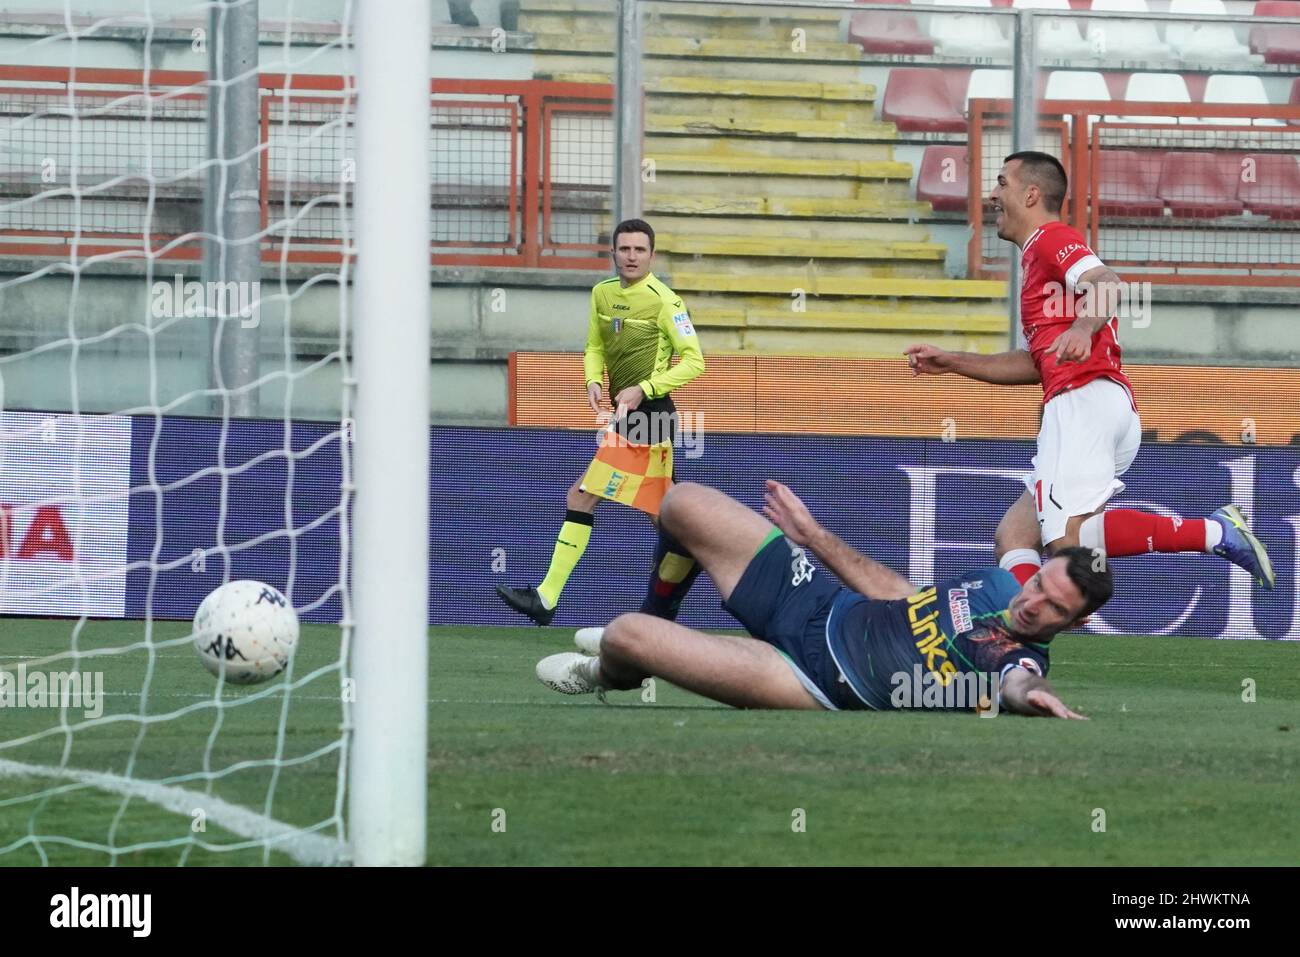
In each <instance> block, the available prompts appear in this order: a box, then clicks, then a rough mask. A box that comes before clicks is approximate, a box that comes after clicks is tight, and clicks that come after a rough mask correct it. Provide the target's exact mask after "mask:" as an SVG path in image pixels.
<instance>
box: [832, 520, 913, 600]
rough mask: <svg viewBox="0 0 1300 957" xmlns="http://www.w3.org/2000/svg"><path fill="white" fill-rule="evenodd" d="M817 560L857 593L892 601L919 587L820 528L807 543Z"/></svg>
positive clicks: (904, 596)
mask: <svg viewBox="0 0 1300 957" xmlns="http://www.w3.org/2000/svg"><path fill="white" fill-rule="evenodd" d="M808 547H809V548H811V549H812V553H813V554H814V555H816V556H817V558H818V560H819V561H820V562H821V563H822V564H823V565H825V566H826V567H827V568H828V569H830V570H831V572H832V574H834V575H835V577H836V578H838V579H839V580H840V581H842V582H843V583H844V584H845V585H846V586H848V587H849V588H852V589H853V590H854V591H855V592H857V593H858V594H859V595H865V596H866V597H868V598H876V599H879V600H881V601H893V600H894V599H897V598H907V597H908V596H910V595H915V594H916V593H917V592H918V591H920V590H921V589H919V588H918V587H917V586H916V585H913V584H912V583H911V582H910V581H908V580H907V579H906V578H904V577H903V576H902V575H900V574H898V572H896V571H894V570H893V569H892V568H889V567H887V566H885V565H882V564H880V562H878V561H876V560H875V559H874V558H868V557H867V556H866V555H863V554H862V553H861V552H860V551H858V550H857V549H856V548H853V547H852V546H851V545H849V544H848V543H847V542H846V541H844V539H842V538H840V537H839V536H838V535H836V534H835V533H834V532H832V531H828V530H827V529H825V528H819V531H818V534H816V535H814V536H813V537H812V538H811V539H810V540H809V542H808Z"/></svg>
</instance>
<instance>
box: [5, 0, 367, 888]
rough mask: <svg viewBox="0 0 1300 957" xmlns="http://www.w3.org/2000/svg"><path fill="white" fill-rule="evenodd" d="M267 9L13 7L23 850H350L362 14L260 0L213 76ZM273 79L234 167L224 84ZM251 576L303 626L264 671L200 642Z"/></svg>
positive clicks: (19, 822) (14, 782)
mask: <svg viewBox="0 0 1300 957" xmlns="http://www.w3.org/2000/svg"><path fill="white" fill-rule="evenodd" d="M117 6H120V7H121V8H122V9H121V10H118V9H115V7H117ZM241 6H247V5H246V4H242V3H239V2H235V3H211V4H194V3H158V2H154V3H152V4H150V3H148V2H146V3H145V4H144V5H143V9H140V8H139V7H138V6H137V7H135V8H127V6H126V5H125V4H120V5H117V4H113V3H111V2H104V0H101V2H83V3H74V2H72V0H68V2H65V3H63V4H62V8H61V9H60V8H59V5H58V4H46V5H45V7H44V10H43V12H31V13H24V12H21V11H18V12H12V13H8V14H6V18H7V19H10V20H12V21H13V23H14V24H17V25H19V26H21V27H22V29H20V30H13V31H8V33H9V35H8V36H6V37H5V38H0V71H2V72H3V76H2V77H0V317H2V318H0V386H2V388H3V393H2V396H0V398H2V400H3V402H2V406H3V412H2V413H0V612H3V613H4V614H5V615H6V616H7V617H6V619H5V620H4V622H3V625H0V711H3V714H2V715H0V863H12V864H37V863H40V864H103V863H123V864H151V863H156V864H178V863H179V864H198V863H292V862H299V863H333V862H337V861H339V860H340V859H342V857H343V856H344V852H343V847H344V844H343V842H344V840H345V838H346V834H345V828H344V816H343V799H344V794H345V769H346V765H347V744H348V738H347V732H346V729H347V727H348V724H349V686H350V679H349V678H348V675H347V671H346V657H347V648H348V641H349V638H350V634H349V631H350V620H351V614H350V605H349V597H348V592H347V588H346V587H345V585H346V583H347V582H348V580H349V575H348V565H347V562H348V557H347V556H348V535H349V523H348V521H347V516H348V510H349V506H350V490H351V478H350V476H351V464H350V451H349V447H350V441H349V440H350V433H349V429H348V428H346V427H345V426H344V423H346V422H348V421H349V416H350V404H351V403H350V394H349V387H350V375H349V371H348V368H349V357H348V353H347V348H346V346H347V343H348V341H349V335H348V322H349V311H348V303H347V301H346V290H347V287H348V280H349V268H350V259H349V256H350V247H349V245H348V243H349V239H350V227H349V221H350V218H351V211H350V208H349V202H350V193H351V180H352V163H351V160H350V157H351V155H352V153H351V130H352V115H353V106H354V103H353V97H352V93H351V89H352V84H351V80H352V77H351V73H352V69H353V67H352V41H351V36H350V19H351V17H350V14H351V10H350V5H349V4H347V3H344V2H342V0H339V2H330V3H324V2H317V3H300V4H299V5H298V6H299V9H298V11H296V12H295V9H294V3H293V2H292V0H286V2H284V3H281V4H273V3H267V2H265V0H264V2H263V3H262V4H261V18H262V24H261V27H262V34H261V45H260V53H259V55H258V56H256V57H254V58H253V59H252V60H251V65H247V66H241V67H239V68H238V70H236V71H235V72H230V71H229V64H230V63H231V62H232V60H231V59H230V58H227V59H226V60H223V59H222V57H221V56H220V55H218V56H215V57H214V58H213V59H214V63H217V64H221V63H226V64H227V66H226V67H224V68H223V69H224V70H225V72H218V71H215V70H214V72H213V74H212V77H211V80H209V77H208V75H207V71H208V64H209V56H210V55H211V50H212V46H213V45H214V44H219V43H222V42H226V41H224V40H223V38H227V39H228V40H229V42H231V43H232V44H233V43H234V40H233V39H229V38H232V37H234V35H235V31H234V28H233V26H232V25H233V23H234V17H235V15H236V14H238V12H239V8H240V7H241ZM51 8H53V9H51ZM214 11H218V12H220V14H221V19H220V21H218V20H215V19H213V16H212V15H213V12H214ZM252 48H253V49H254V50H256V49H257V44H256V42H255V41H254V44H253V47H252ZM232 49H233V47H232ZM226 52H230V50H227V51H226ZM247 62H248V61H245V63H247ZM140 64H144V67H143V69H141V68H140ZM259 75H260V79H257V77H258V76H259ZM250 78H251V80H252V83H253V84H254V85H255V86H256V87H257V93H256V99H257V104H258V107H259V108H258V109H256V110H255V111H249V110H243V111H242V112H240V111H232V110H230V109H227V110H226V111H225V116H226V120H225V121H224V122H220V123H216V124H214V127H213V133H214V138H213V143H214V146H215V149H214V152H213V157H214V158H211V159H210V158H209V115H208V113H209V110H208V103H209V100H210V98H211V100H212V101H213V102H216V103H224V102H225V100H226V97H228V96H229V97H232V100H231V102H235V101H234V100H233V97H234V95H235V94H236V93H237V92H238V90H239V88H240V85H241V83H244V84H247V82H248V81H249V80H250ZM209 94H211V97H210V96H209ZM226 137H235V138H237V140H236V141H237V142H241V143H242V142H250V143H251V144H252V148H251V149H250V150H246V151H243V152H242V153H238V154H237V155H229V154H230V153H231V150H230V149H229V148H228V147H229V146H230V143H223V139H224V138H226ZM250 171H251V172H252V173H253V174H254V175H255V177H256V179H255V182H256V183H257V187H256V188H255V189H254V190H252V191H249V190H247V189H243V188H242V185H244V181H243V180H241V176H246V175H247V174H249V172H250ZM209 185H211V186H212V187H213V188H212V192H211V195H212V196H213V197H214V202H215V210H214V212H213V213H212V214H211V215H210V216H205V211H204V196H205V189H207V188H208V187H209ZM250 192H251V194H252V195H250ZM254 198H255V199H256V203H257V209H256V216H257V219H258V220H259V222H258V223H257V225H256V227H255V229H253V230H251V231H249V232H247V233H244V234H238V233H235V234H232V233H231V232H230V231H229V229H228V227H227V225H225V224H227V223H229V222H234V221H235V220H234V219H232V218H231V217H230V215H229V214H230V213H231V211H232V210H233V209H234V207H235V205H237V204H240V203H243V204H244V209H245V212H247V211H248V209H250V207H249V206H248V205H247V204H248V203H249V202H251V200H252V199H254ZM227 204H230V208H229V209H227ZM205 222H212V223H216V224H220V225H218V226H217V227H215V228H216V230H217V232H218V234H219V235H217V236H215V237H214V242H213V244H212V246H211V247H210V248H209V251H208V255H207V259H206V262H205V261H204V243H203V239H204V224H205ZM241 235H242V238H241ZM247 250H255V251H256V256H255V257H252V258H250V257H249V256H247V255H241V254H242V253H243V252H244V251H247ZM241 262H242V263H243V264H244V267H243V268H244V272H242V273H241V272H239V271H238V269H239V268H240V267H239V264H240V263H241ZM250 262H251V264H252V265H251V268H252V272H249V271H248V269H249V265H248V264H249V263H250ZM227 283H229V284H230V285H227ZM235 579H255V580H258V581H262V582H265V583H267V584H269V585H272V586H274V587H275V588H276V589H279V590H280V591H282V592H283V593H284V595H286V596H287V597H288V599H289V600H290V602H291V604H292V605H293V606H294V608H295V609H296V611H297V614H298V616H299V618H300V619H301V621H302V635H301V639H300V641H299V644H298V650H297V654H296V656H295V657H294V658H293V659H292V661H291V663H290V665H289V667H288V668H287V670H286V671H285V672H284V673H283V674H281V675H280V676H278V677H276V678H274V679H272V680H270V681H268V682H264V683H262V684H257V685H252V686H237V685H234V684H232V683H229V682H224V681H218V680H215V679H214V678H213V677H212V676H211V675H210V674H208V672H207V671H206V670H204V668H203V667H202V665H201V663H200V661H199V659H198V657H197V656H196V654H195V651H194V649H193V647H192V645H193V641H192V627H191V621H190V620H191V618H192V616H193V614H194V611H195V609H196V607H197V606H198V604H199V602H200V601H201V600H202V599H203V597H204V596H205V595H206V594H208V593H209V592H210V591H212V590H213V589H214V588H216V587H218V586H219V585H221V584H222V583H223V582H227V581H231V580H235ZM45 616H53V617H45Z"/></svg>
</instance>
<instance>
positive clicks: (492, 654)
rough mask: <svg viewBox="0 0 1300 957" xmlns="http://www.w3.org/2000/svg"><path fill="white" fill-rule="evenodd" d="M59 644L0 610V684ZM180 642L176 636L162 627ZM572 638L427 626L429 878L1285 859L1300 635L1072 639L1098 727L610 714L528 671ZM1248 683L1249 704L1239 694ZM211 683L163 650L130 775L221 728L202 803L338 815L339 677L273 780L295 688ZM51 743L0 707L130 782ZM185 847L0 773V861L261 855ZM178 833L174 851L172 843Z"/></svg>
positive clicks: (1066, 656) (181, 760)
mask: <svg viewBox="0 0 1300 957" xmlns="http://www.w3.org/2000/svg"><path fill="white" fill-rule="evenodd" d="M72 630H73V623H71V622H66V621H36V620H18V619H9V620H5V621H3V622H0V634H2V635H3V641H4V644H3V651H4V655H2V656H0V668H5V669H8V670H11V671H12V670H13V669H14V668H15V667H16V666H17V664H18V663H20V662H21V661H23V660H28V659H29V658H30V656H38V655H43V654H50V653H54V652H57V651H63V650H66V649H67V648H68V646H69V641H70V636H71V634H72ZM187 632H188V627H187V626H186V625H185V624H181V623H164V624H159V625H157V626H156V628H155V638H157V639H166V638H176V637H180V636H183V635H185V634H186V633H187ZM142 635H143V626H142V625H141V623H139V622H90V623H87V624H86V625H85V626H84V628H83V629H82V630H81V632H80V634H79V636H78V643H79V647H80V648H81V649H83V650H86V649H91V648H95V647H117V646H122V645H126V644H129V643H131V642H133V641H138V640H140V638H141V637H142ZM571 647H572V645H571V632H570V631H569V630H567V629H558V628H549V629H537V628H478V627H473V628H471V627H440V628H433V629H431V630H430V656H429V657H430V703H429V760H428V780H429V819H428V833H429V837H428V856H429V862H430V863H432V864H457V865H468V864H524V865H534V864H602V865H674V864H683V865H692V864H777V865H779V864H841V865H842V864H881V865H915V864H962V865H971V864H1080V865H1206V864H1217V865H1247V864H1275V865H1284V864H1286V865H1290V864H1294V863H1295V861H1296V859H1297V854H1300V845H1297V837H1296V822H1297V812H1296V806H1297V805H1296V795H1297V791H1296V788H1297V784H1298V783H1300V780H1298V774H1297V772H1298V770H1300V658H1297V654H1298V653H1300V649H1298V648H1297V647H1296V646H1295V644H1294V643H1284V642H1248V641H1200V640H1192V639H1185V638H1153V637H1125V638H1100V637H1091V636H1066V637H1062V638H1060V639H1058V640H1057V642H1056V643H1055V645H1054V649H1053V650H1054V654H1053V656H1052V665H1053V668H1052V675H1051V677H1052V679H1053V681H1054V683H1055V684H1056V685H1057V687H1058V689H1059V690H1060V692H1061V695H1062V697H1063V698H1064V700H1065V701H1066V703H1067V704H1069V705H1071V706H1072V707H1074V708H1075V709H1076V710H1080V711H1082V712H1083V713H1085V714H1088V715H1090V716H1091V718H1092V720H1091V721H1089V722H1066V721H1059V720H1041V719H1026V718H1019V717H1016V716H1012V715H1002V716H999V717H997V718H993V719H983V718H978V717H975V716H973V715H968V714H937V713H897V714H875V713H862V712H858V713H851V714H811V713H796V712H741V711H735V710H732V709H729V708H724V707H721V706H717V705H714V704H712V703H711V702H708V701H705V700H703V699H700V698H697V697H695V696H693V695H689V694H687V693H685V692H682V691H680V690H678V689H675V688H672V687H670V686H668V685H666V684H664V683H662V682H661V683H658V684H657V686H656V687H655V689H654V692H655V693H654V698H655V700H654V701H653V702H650V701H645V700H643V692H626V693H621V694H613V695H611V696H610V704H608V705H602V704H600V703H599V702H597V701H596V700H594V699H593V698H565V697H562V696H560V695H556V694H554V693H552V692H550V691H548V690H547V689H546V688H544V687H542V686H541V685H540V684H539V683H538V682H537V680H536V679H535V677H534V676H533V665H534V663H535V662H536V661H537V659H538V658H540V657H542V656H543V655H546V654H550V653H552V652H555V651H560V650H565V649H568V648H571ZM337 653H338V631H337V629H334V628H328V627H319V626H311V627H307V628H305V629H304V633H303V639H302V643H301V645H300V650H299V655H298V659H297V660H296V662H295V679H296V680H298V681H302V679H303V678H304V676H307V675H309V674H311V673H312V672H313V670H314V669H318V668H326V667H328V665H329V664H330V663H331V662H333V661H335V660H336V659H337ZM48 667H51V668H64V667H66V665H51V666H48ZM81 667H82V668H83V669H91V668H99V669H102V670H103V671H104V674H105V685H106V688H105V690H106V691H107V692H108V694H107V697H106V706H105V717H106V718H115V717H116V718H120V717H121V716H122V715H128V714H131V715H134V714H139V711H140V697H139V695H140V692H141V688H142V684H143V676H144V675H145V673H146V671H147V670H148V669H147V659H146V655H145V653H144V652H143V651H139V652H132V653H130V654H127V655H118V656H112V657H106V658H97V659H83V661H82V664H81ZM1247 678H1249V679H1252V680H1253V682H1254V684H1255V694H1256V698H1257V700H1256V701H1254V702H1253V703H1250V702H1245V701H1243V695H1242V691H1243V680H1244V679H1247ZM280 680H281V679H277V683H278V682H279V681H280ZM274 686H275V684H271V685H260V686H256V687H254V688H252V689H239V690H230V692H229V693H230V694H231V695H232V696H239V695H247V694H249V693H255V692H258V691H264V690H265V689H267V688H270V687H274ZM213 687H214V681H213V679H212V678H211V677H210V676H209V675H208V674H207V673H206V672H205V671H204V670H203V669H202V667H201V666H200V665H199V663H198V660H197V659H196V657H195V656H194V654H193V652H192V650H191V649H190V648H189V647H187V646H185V645H179V646H172V647H168V648H165V649H163V650H161V651H160V652H159V653H158V655H157V657H156V658H155V661H154V669H153V675H152V680H151V682H150V687H149V698H148V705H147V713H149V714H150V715H162V714H170V713H173V712H176V711H182V710H183V709H190V710H187V711H185V712H184V713H182V714H181V715H180V716H178V717H176V718H175V719H174V720H167V721H161V722H156V723H152V724H149V725H148V726H147V727H146V729H145V731H144V737H143V741H142V743H141V744H140V746H139V748H138V749H137V750H136V760H135V764H134V767H133V768H132V769H130V773H131V774H132V775H133V776H134V777H144V778H164V777H169V776H173V777H174V776H177V775H183V774H187V773H192V772H198V771H201V770H203V769H204V767H205V752H207V751H208V742H209V740H211V741H212V742H213V744H212V747H211V751H210V753H209V754H208V757H207V767H209V768H210V769H212V770H214V771H219V770H223V769H228V768H231V767H232V766H235V765H237V764H239V763H240V762H253V763H252V764H251V765H250V766H248V767H246V768H243V769H238V770H234V771H233V772H231V773H228V774H224V775H222V776H221V777H219V778H218V779H217V780H215V781H214V782H213V783H212V792H213V793H214V794H215V795H217V796H218V797H220V798H223V799H224V800H226V801H229V802H232V803H235V804H239V805H243V806H245V807H248V808H251V809H254V810H257V811H259V812H262V811H265V810H266V809H267V805H268V794H269V793H271V794H272V796H273V800H272V801H271V803H270V813H271V815H272V816H273V817H275V818H276V819H278V820H281V821H285V822H287V823H291V824H294V825H310V824H313V823H317V822H321V821H326V820H329V819H330V818H331V816H332V815H333V814H334V808H335V800H336V788H337V778H338V762H339V752H338V751H337V750H326V751H325V752H324V753H323V754H321V755H320V756H318V757H316V758H314V759H312V760H309V761H302V762H297V759H299V758H301V757H303V756H307V755H311V754H312V753H313V752H315V751H317V750H318V749H328V748H329V747H330V745H331V743H333V742H337V740H338V737H339V735H338V725H339V719H340V714H341V710H340V706H339V690H338V689H339V677H338V674H337V672H336V671H329V670H327V671H324V672H322V673H321V674H319V675H318V676H317V677H315V678H313V679H311V680H308V681H306V682H305V683H303V684H302V685H301V686H300V687H298V688H296V689H295V690H294V692H293V694H292V695H291V698H290V703H289V707H288V711H287V717H286V724H285V726H286V728H287V734H286V735H285V737H284V741H283V745H282V750H281V751H280V755H281V757H282V758H283V759H285V760H286V761H287V762H288V763H286V764H283V765H282V767H281V769H280V771H279V773H278V776H277V777H276V778H275V782H274V789H273V791H272V788H271V784H272V777H273V770H272V769H271V768H270V767H268V766H266V765H265V764H264V763H263V764H259V763H257V762H259V761H263V762H264V761H265V759H268V758H273V757H275V755H276V754H277V734H276V732H277V728H278V726H279V723H280V722H279V719H280V714H281V711H282V709H283V708H284V700H283V696H282V695H281V694H280V693H278V692H275V693H272V694H270V695H268V696H266V697H264V698H262V699H259V700H257V701H255V702H253V703H245V704H241V705H240V706H239V707H235V708H228V709H225V710H223V711H221V712H218V710H217V709H215V708H213V707H211V706H210V703H211V701H212V696H213ZM218 714H220V720H221V724H220V726H219V727H218V726H217V720H218ZM69 717H70V720H77V719H78V718H79V717H80V712H79V711H74V712H71V713H70V715H69ZM51 727H53V728H58V727H59V718H58V711H57V710H55V711H38V710H35V709H26V710H19V709H6V710H3V711H0V728H2V729H3V732H2V733H0V741H2V742H5V746H3V747H0V759H3V760H7V761H11V762H23V763H25V764H31V765H47V766H48V765H60V764H61V763H62V764H63V765H64V766H66V767H69V768H77V769H82V770H93V771H109V772H112V773H115V774H125V773H127V771H128V768H127V760H128V756H129V755H130V753H131V750H132V744H133V742H134V741H135V740H136V736H137V734H139V732H140V725H139V724H138V723H136V722H132V721H122V720H109V721H105V722H102V723H99V724H97V725H95V726H93V727H87V728H83V729H80V730H78V731H77V732H76V733H75V734H73V735H71V736H68V735H65V734H63V733H58V734H54V735H50V736H47V737H43V738H39V739H37V740H34V741H32V742H29V743H27V744H23V745H20V746H17V747H13V746H9V745H8V742H12V741H14V740H15V739H17V738H20V737H22V736H24V735H30V734H34V733H37V732H39V731H41V730H42V729H48V728H51ZM214 729H215V733H214ZM65 747H66V752H65ZM295 762H296V763H295ZM180 786H183V787H186V788H189V789H191V790H195V791H203V790H204V789H205V788H206V787H207V784H206V782H205V781H204V780H202V779H192V780H189V781H182V782H180ZM33 794H40V795H41V796H40V797H39V798H38V799H35V800H33V799H31V797H30V796H31V795H33ZM1097 809H1101V811H1104V814H1105V821H1104V823H1105V830H1104V832H1102V831H1098V830H1095V828H1096V826H1097V824H1098V823H1099V822H1100V816H1099V815H1098V813H1097ZM115 822H116V823H115ZM800 825H802V826H800ZM110 833H111V835H112V837H111V841H110ZM33 836H35V837H36V838H39V840H33ZM191 836H193V837H196V838H201V839H202V840H204V841H207V842H210V843H213V844H220V845H229V844H233V843H237V842H239V841H240V840H241V838H239V837H238V836H236V835H234V834H231V833H228V832H226V831H224V830H223V829H222V828H221V827H219V826H217V825H211V826H208V827H207V830H206V831H204V832H202V833H195V832H194V831H192V829H191V818H190V817H189V816H188V815H183V814H180V813H177V812H175V811H167V810H163V809H161V808H159V807H157V806H155V805H153V804H151V803H148V802H147V801H144V800H141V799H139V798H135V799H132V800H130V801H128V802H125V803H124V801H123V798H122V797H120V796H118V795H115V794H111V793H106V792H104V791H102V790H99V789H97V788H94V787H87V786H72V785H69V784H68V783H67V782H59V781H52V780H50V779H48V778H44V777H33V776H28V775H17V776H15V775H4V774H0V849H4V850H5V853H3V854H0V864H7V865H22V864H27V865H30V864H38V863H41V862H42V861H48V862H49V863H52V864H87V865H94V864H106V863H109V861H110V856H109V855H108V854H106V853H103V852H102V851H98V850H93V849H87V848H85V847H83V846H81V844H111V845H112V846H113V847H115V848H118V849H128V850H125V852H123V853H120V854H119V855H118V856H117V863H119V864H157V865H174V864H176V863H178V862H179V861H180V859H181V856H182V854H185V855H186V857H185V862H186V863H187V864H191V865H215V864H256V863H261V862H262V861H263V853H262V851H261V850H260V849H257V848H249V849H244V850H220V851H217V850H204V849H202V848H200V847H197V846H195V847H189V848H188V850H187V849H186V846H185V844H186V843H187V842H188V841H189V839H190V837H191ZM51 838H61V839H62V840H52V839H51ZM69 842H72V843H69ZM78 842H79V843H78ZM168 842H181V843H172V844H171V845H170V846H159V845H166V844H167V843H168ZM133 848H134V849H133ZM269 859H270V861H271V862H272V863H277V864H283V863H291V862H290V861H289V860H288V859H287V858H285V857H284V856H282V855H280V854H278V853H273V854H271V855H270V857H269Z"/></svg>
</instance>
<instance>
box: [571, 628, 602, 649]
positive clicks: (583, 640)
mask: <svg viewBox="0 0 1300 957" xmlns="http://www.w3.org/2000/svg"><path fill="white" fill-rule="evenodd" d="M603 634H605V629H604V628H603V627H602V628H579V629H578V631H577V633H576V634H575V635H574V636H573V643H574V644H575V645H577V646H578V650H579V651H581V652H582V653H583V654H584V655H598V654H600V638H601V635H603Z"/></svg>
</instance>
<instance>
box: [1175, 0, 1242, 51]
mask: <svg viewBox="0 0 1300 957" xmlns="http://www.w3.org/2000/svg"><path fill="white" fill-rule="evenodd" d="M1169 12H1170V13H1187V14H1211V15H1214V14H1218V15H1220V16H1222V15H1224V14H1226V13H1227V12H1228V11H1227V8H1226V7H1225V6H1224V5H1223V0H1170V3H1169ZM1165 42H1166V43H1168V44H1169V45H1170V46H1171V47H1173V48H1174V50H1175V51H1177V53H1178V56H1179V57H1181V58H1182V60H1183V61H1184V62H1190V63H1226V62H1237V63H1249V62H1251V59H1250V57H1251V54H1250V48H1249V47H1247V46H1246V45H1245V44H1243V43H1242V42H1241V41H1240V40H1238V39H1237V34H1236V32H1235V31H1234V30H1233V28H1232V26H1231V25H1229V24H1226V23H1170V24H1169V25H1168V26H1167V27H1166V28H1165ZM1258 60H1259V58H1258V57H1257V58H1256V62H1258Z"/></svg>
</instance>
